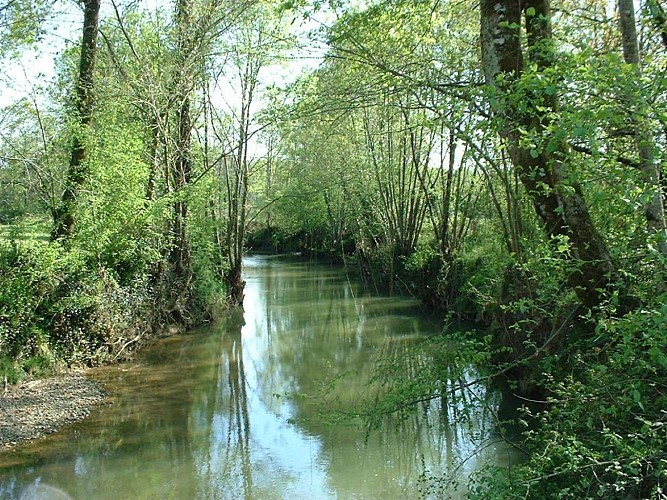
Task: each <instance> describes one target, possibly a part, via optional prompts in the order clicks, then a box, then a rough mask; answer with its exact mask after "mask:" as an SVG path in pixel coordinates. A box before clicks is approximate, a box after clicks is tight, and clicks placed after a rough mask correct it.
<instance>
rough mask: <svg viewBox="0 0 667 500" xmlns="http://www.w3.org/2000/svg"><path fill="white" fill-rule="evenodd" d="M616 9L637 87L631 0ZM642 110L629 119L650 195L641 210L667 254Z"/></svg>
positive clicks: (638, 69) (655, 169)
mask: <svg viewBox="0 0 667 500" xmlns="http://www.w3.org/2000/svg"><path fill="white" fill-rule="evenodd" d="M618 12H619V16H618V19H619V25H620V29H621V41H622V45H623V58H624V60H625V62H626V63H627V64H629V65H630V66H631V67H632V71H633V73H634V75H635V77H636V78H635V81H634V82H633V84H632V85H631V86H630V89H636V88H637V87H638V84H639V82H638V81H637V80H638V79H639V78H640V77H641V73H642V62H641V56H640V52H639V42H638V39H637V27H636V22H635V6H634V2H633V0H618ZM630 92H632V90H630ZM635 93H636V92H635ZM631 97H633V96H631ZM632 100H633V101H635V102H639V103H641V104H643V106H642V107H643V108H644V109H645V108H646V107H647V106H646V104H645V103H644V102H643V99H642V98H641V96H640V95H636V96H634V99H632ZM641 111H642V110H639V113H638V114H639V115H640V116H637V117H636V116H633V117H632V123H633V126H634V129H635V130H634V134H635V143H636V145H637V154H638V156H639V163H640V169H641V172H642V176H643V180H644V182H645V184H646V189H647V190H648V191H649V196H648V197H647V200H646V202H645V203H644V214H645V216H646V221H647V225H648V230H649V233H650V234H652V235H655V236H656V238H657V246H658V250H659V252H660V254H661V255H662V256H663V257H665V258H667V225H666V224H665V211H664V207H663V203H662V189H661V183H660V169H659V167H658V164H657V161H656V158H655V155H654V153H653V149H654V147H655V144H654V141H653V137H652V136H651V131H650V130H648V129H647V127H646V125H644V121H645V120H643V119H642V117H641ZM631 112H632V113H633V114H634V113H635V112H636V110H635V109H634V107H633V108H631Z"/></svg>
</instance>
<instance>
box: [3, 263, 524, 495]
mask: <svg viewBox="0 0 667 500" xmlns="http://www.w3.org/2000/svg"><path fill="white" fill-rule="evenodd" d="M245 279H246V281H247V285H246V298H245V307H244V311H236V312H233V313H230V314H229V315H228V316H227V317H226V318H223V319H222V320H221V321H219V322H217V323H216V324H213V325H209V326H207V327H205V328H201V329H198V330H196V331H194V332H191V333H189V334H187V335H183V336H175V337H171V338H166V339H162V340H160V341H158V342H157V343H156V344H155V345H152V346H150V347H148V348H146V349H145V350H144V351H142V352H141V353H140V355H139V356H138V358H137V360H136V361H135V362H132V363H127V364H124V365H121V366H112V367H104V368H100V369H96V370H94V371H93V372H92V374H91V375H92V376H93V377H95V378H97V379H98V380H100V381H102V382H103V383H104V384H105V385H106V387H107V388H108V389H109V391H110V393H111V394H112V397H111V398H110V401H109V404H107V405H105V406H102V407H100V408H97V409H95V410H94V411H93V413H92V414H91V416H90V417H89V418H88V419H86V420H85V421H83V422H79V423H77V424H74V425H72V426H70V427H68V428H65V429H63V430H62V431H60V432H59V433H57V434H54V435H51V436H48V437H46V438H44V439H42V440H40V441H38V442H36V443H32V444H28V445H24V446H21V447H19V448H18V449H16V450H15V451H12V452H10V453H5V454H3V455H0V498H3V499H4V498H22V495H23V498H65V499H66V498H74V499H169V498H173V499H190V498H192V499H194V498H198V499H248V500H249V499H290V500H296V499H375V498H378V499H383V500H391V499H402V498H419V497H420V496H428V497H432V498H458V497H462V496H463V494H464V491H465V486H464V484H465V481H466V479H467V478H468V477H469V476H470V474H471V473H472V472H474V471H475V470H476V469H478V468H479V467H480V466H482V465H483V464H484V463H491V464H494V465H498V466H501V467H506V466H508V465H509V464H510V462H511V461H512V460H513V454H512V453H511V451H510V450H509V449H508V448H507V446H506V445H505V444H504V443H503V442H502V440H500V439H499V438H498V436H497V435H496V434H495V430H494V428H495V427H494V420H493V413H494V411H493V409H494V404H495V403H494V401H496V400H498V397H497V395H494V394H492V393H488V392H487V391H486V389H485V388H483V387H479V388H477V389H476V392H475V394H474V395H475V398H473V400H471V401H470V402H469V403H467V404H468V406H470V408H467V413H468V414H470V413H471V412H472V414H473V415H474V417H475V418H474V419H473V423H472V424H467V425H460V424H457V419H456V415H457V412H461V410H462V409H461V408H460V407H458V406H460V405H461V404H462V403H460V402H458V403H457V404H455V405H449V406H448V405H447V404H446V403H443V401H442V400H434V401H432V402H430V403H426V404H424V405H423V406H422V408H421V410H420V411H419V412H418V413H417V414H415V415H413V416H412V417H410V418H408V419H406V420H401V421H394V422H393V423H392V422H389V423H388V424H386V425H384V426H382V428H381V429H380V430H377V431H372V432H370V433H368V432H367V431H366V430H365V429H364V428H362V427H361V426H358V425H355V421H354V420H352V419H349V418H342V419H341V418H339V414H338V413H337V412H334V411H333V410H334V409H339V410H340V409H342V410H345V409H351V408H358V407H359V405H362V404H363V402H364V400H366V399H368V397H369V394H370V393H371V390H372V389H371V388H372V387H373V386H374V385H375V386H377V385H378V384H379V382H377V381H376V382H375V383H374V384H369V380H370V379H371V377H373V374H374V369H375V367H376V366H378V364H380V363H383V362H385V361H386V360H388V359H399V360H400V359H402V358H406V359H408V358H409V356H408V353H409V352H411V349H412V348H413V346H414V345H415V344H416V343H417V342H419V341H420V340H421V339H423V338H425V337H429V336H432V335H434V334H435V333H437V332H438V331H439V329H440V326H439V325H438V323H437V322H436V321H435V320H434V319H432V318H429V317H427V316H425V315H424V314H423V313H422V312H421V311H420V309H419V305H418V303H417V302H416V301H413V300H410V299H407V298H395V297H394V298H392V297H380V296H377V295H374V294H369V293H366V292H363V291H362V290H361V288H360V287H359V286H358V285H356V284H355V283H354V282H350V280H348V279H347V277H346V275H345V272H344V271H343V270H341V269H340V268H335V267H330V266H326V265H322V264H317V263H309V262H303V261H294V260H289V259H285V258H276V257H249V258H247V259H246V261H245ZM453 348H454V347H453ZM406 369H409V368H406ZM480 401H491V404H490V405H489V406H487V405H483V404H481V403H480ZM479 450H481V451H479ZM476 451H479V453H476ZM443 477H445V478H450V479H451V478H454V479H458V480H460V481H461V484H459V486H456V485H450V484H448V483H447V482H445V481H443V480H438V479H437V478H443ZM429 478H430V479H429ZM433 478H436V479H433ZM40 495H41V496H40ZM58 495H61V496H58Z"/></svg>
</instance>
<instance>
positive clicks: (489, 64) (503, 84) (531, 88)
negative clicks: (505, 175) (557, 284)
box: [480, 0, 614, 307]
mask: <svg viewBox="0 0 667 500" xmlns="http://www.w3.org/2000/svg"><path fill="white" fill-rule="evenodd" d="M522 16H523V17H525V29H526V43H527V57H526V56H525V55H524V52H525V51H524V48H523V47H522V37H521V33H520V32H521V25H522ZM480 26H481V41H482V68H483V72H484V76H485V80H486V83H487V85H488V87H489V95H488V101H489V103H490V105H491V108H492V110H493V112H494V115H495V120H496V123H497V126H498V131H499V133H500V136H501V137H502V139H503V141H504V143H505V147H506V148H507V151H508V154H509V156H510V158H511V160H512V163H513V165H514V168H516V169H517V171H518V175H519V178H520V179H521V182H522V184H523V185H524V187H525V189H526V191H527V192H528V194H529V196H530V197H531V199H532V202H533V206H534V208H535V211H536V213H537V215H538V217H539V218H540V220H541V221H542V224H543V225H544V230H545V232H546V234H547V235H548V236H549V238H551V239H554V240H558V239H565V240H566V241H567V244H568V246H569V247H570V250H571V253H572V257H573V259H574V261H575V262H576V263H577V265H578V269H577V270H576V271H575V272H572V273H570V274H569V277H568V279H569V283H570V285H571V286H572V287H573V288H574V290H575V292H576V294H577V297H578V298H579V300H580V301H581V303H582V304H583V305H584V306H586V307H594V306H597V305H599V304H600V303H601V302H602V301H603V299H604V298H605V296H606V290H607V289H608V287H609V285H610V284H611V283H612V281H613V274H614V267H613V264H612V261H611V255H610V253H609V249H608V248H607V245H606V243H605V241H604V239H603V238H602V235H601V234H600V233H599V232H598V230H597V229H596V227H595V224H594V222H593V219H592V217H591V215H590V213H589V210H588V206H587V204H586V201H585V199H584V196H583V192H582V189H581V186H580V185H579V184H578V183H577V182H576V180H575V179H572V178H571V175H570V173H569V172H568V169H569V168H570V163H571V161H572V158H571V154H570V150H569V146H568V144H567V142H566V138H564V137H561V136H559V135H558V134H557V133H554V131H553V130H552V127H551V125H552V123H553V118H552V116H553V115H554V114H556V113H558V99H557V92H558V83H557V75H556V74H555V72H554V70H553V63H554V57H555V51H554V46H553V43H554V42H553V39H552V34H551V7H550V3H549V1H548V0H530V1H527V2H524V3H520V2H516V1H514V0H502V1H501V0H495V1H494V0H483V1H482V3H481V24H480Z"/></svg>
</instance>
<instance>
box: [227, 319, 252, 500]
mask: <svg viewBox="0 0 667 500" xmlns="http://www.w3.org/2000/svg"><path fill="white" fill-rule="evenodd" d="M243 325H245V320H244V318H243V309H241V308H238V307H237V308H234V310H232V311H231V313H230V314H229V316H228V317H227V320H226V328H225V330H226V331H225V335H224V336H223V345H224V354H226V356H227V363H228V367H229V374H228V377H227V380H228V383H229V429H228V431H227V432H228V437H227V443H228V447H227V458H228V460H232V457H231V455H232V452H233V450H234V446H236V448H237V452H238V453H239V455H240V457H241V475H242V478H243V492H244V497H245V498H252V469H251V464H250V418H249V415H248V393H247V383H246V376H245V368H244V366H243V342H242V341H241V329H242V328H243ZM223 361H224V360H223ZM234 435H235V436H234ZM234 439H236V441H235V443H234ZM233 443H234V444H233Z"/></svg>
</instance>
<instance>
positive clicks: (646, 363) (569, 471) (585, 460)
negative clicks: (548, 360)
mask: <svg viewBox="0 0 667 500" xmlns="http://www.w3.org/2000/svg"><path fill="white" fill-rule="evenodd" d="M665 325H667V304H665V303H664V301H663V303H662V304H659V305H658V306H656V307H655V308H653V309H650V310H648V309H647V310H639V311H636V312H632V313H630V314H628V315H626V316H624V317H622V318H609V319H603V320H600V321H599V323H598V325H597V329H596V332H597V336H596V337H595V338H594V339H593V340H591V341H587V345H586V346H583V345H581V344H580V345H578V346H576V348H573V349H572V351H573V352H579V353H584V354H579V355H576V356H573V361H572V365H571V369H570V375H569V376H567V377H557V378H556V377H549V376H547V383H546V387H547V389H548V390H549V397H548V398H547V400H546V405H545V406H544V409H543V410H542V411H536V412H532V413H531V412H528V411H527V412H526V413H527V417H528V418H527V421H528V420H532V421H533V423H534V424H537V426H536V428H535V429H532V430H526V432H525V438H526V445H527V446H528V447H529V449H530V450H531V451H532V456H531V458H530V460H529V461H527V462H526V463H525V464H523V465H520V466H517V467H515V468H513V469H512V473H511V474H510V475H509V476H508V475H507V474H499V473H498V472H497V471H487V472H486V474H485V475H484V476H483V477H482V478H481V481H480V483H479V484H478V486H477V487H476V497H478V498H494V499H495V498H572V499H574V498H601V497H605V498H664V495H665V493H664V489H665V484H666V483H667V451H666V450H665V443H667V382H666V381H667V353H665V350H664V347H665V345H667V329H665ZM584 347H587V348H584ZM557 379H560V381H558V380H557Z"/></svg>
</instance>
